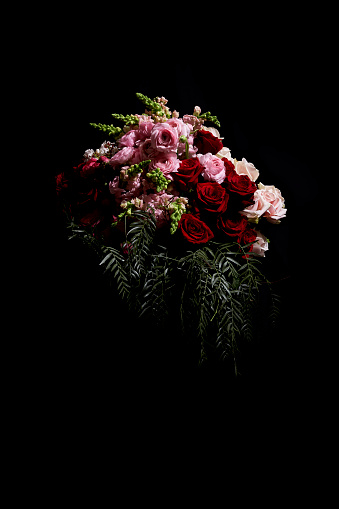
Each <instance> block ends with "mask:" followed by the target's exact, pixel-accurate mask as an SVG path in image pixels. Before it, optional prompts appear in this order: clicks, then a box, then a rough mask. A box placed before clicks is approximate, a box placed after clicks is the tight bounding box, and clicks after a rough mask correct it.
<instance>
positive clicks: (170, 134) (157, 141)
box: [151, 122, 179, 152]
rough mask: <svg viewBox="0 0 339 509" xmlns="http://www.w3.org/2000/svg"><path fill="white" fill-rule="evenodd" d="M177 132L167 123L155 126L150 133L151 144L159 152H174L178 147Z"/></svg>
mask: <svg viewBox="0 0 339 509" xmlns="http://www.w3.org/2000/svg"><path fill="white" fill-rule="evenodd" d="M178 141H179V137H178V133H177V130H176V129H174V128H173V127H171V126H170V125H169V124H168V123H167V122H164V123H158V124H155V126H154V127H153V129H152V132H151V144H152V147H153V148H154V149H155V150H158V151H159V152H175V151H176V150H177V147H178Z"/></svg>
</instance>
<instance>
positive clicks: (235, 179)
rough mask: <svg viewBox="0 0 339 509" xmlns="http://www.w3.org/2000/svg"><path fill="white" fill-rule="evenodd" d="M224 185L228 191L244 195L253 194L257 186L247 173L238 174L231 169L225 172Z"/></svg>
mask: <svg viewBox="0 0 339 509" xmlns="http://www.w3.org/2000/svg"><path fill="white" fill-rule="evenodd" d="M225 185H226V187H227V189H228V190H229V191H230V192H232V193H236V194H239V195H240V196H246V197H247V196H249V195H253V194H254V193H255V192H256V190H257V186H256V185H255V183H254V182H252V180H251V179H250V178H248V176H247V175H238V174H237V172H236V171H235V170H233V169H229V170H228V172H227V173H226V178H225Z"/></svg>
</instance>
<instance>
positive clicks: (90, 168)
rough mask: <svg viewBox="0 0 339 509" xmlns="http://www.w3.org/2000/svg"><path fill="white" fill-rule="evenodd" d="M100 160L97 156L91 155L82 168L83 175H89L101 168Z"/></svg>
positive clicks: (81, 173)
mask: <svg viewBox="0 0 339 509" xmlns="http://www.w3.org/2000/svg"><path fill="white" fill-rule="evenodd" d="M99 166H100V162H99V161H98V159H97V158H96V157H91V158H90V159H89V160H88V161H87V162H86V163H85V164H84V165H83V167H82V168H81V170H80V175H81V177H89V176H90V175H93V174H94V173H95V170H96V169H97V168H99Z"/></svg>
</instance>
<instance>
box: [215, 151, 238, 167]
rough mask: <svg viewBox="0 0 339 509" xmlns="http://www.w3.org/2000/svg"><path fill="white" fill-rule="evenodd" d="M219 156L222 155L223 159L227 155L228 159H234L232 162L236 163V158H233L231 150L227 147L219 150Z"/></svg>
mask: <svg viewBox="0 0 339 509" xmlns="http://www.w3.org/2000/svg"><path fill="white" fill-rule="evenodd" d="M217 157H220V159H222V158H223V157H226V159H228V160H229V161H232V163H233V164H234V159H233V157H231V151H230V149H229V148H227V147H222V149H221V150H219V152H218V153H217Z"/></svg>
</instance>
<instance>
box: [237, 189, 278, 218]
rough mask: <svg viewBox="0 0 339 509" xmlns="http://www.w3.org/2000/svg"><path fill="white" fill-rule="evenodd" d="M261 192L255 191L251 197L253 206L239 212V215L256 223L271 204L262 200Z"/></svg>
mask: <svg viewBox="0 0 339 509" xmlns="http://www.w3.org/2000/svg"><path fill="white" fill-rule="evenodd" d="M262 194H263V193H262V191H260V189H257V191H256V192H255V193H254V195H253V199H254V204H253V205H250V206H249V207H247V208H246V209H244V210H241V211H240V214H242V215H243V216H246V217H247V218H248V219H249V220H250V221H253V222H255V223H257V222H258V221H259V218H260V217H261V216H262V215H263V214H264V213H265V212H266V210H267V209H269V208H270V206H271V204H270V203H269V202H268V201H266V200H265V199H264V197H263V196H262Z"/></svg>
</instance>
